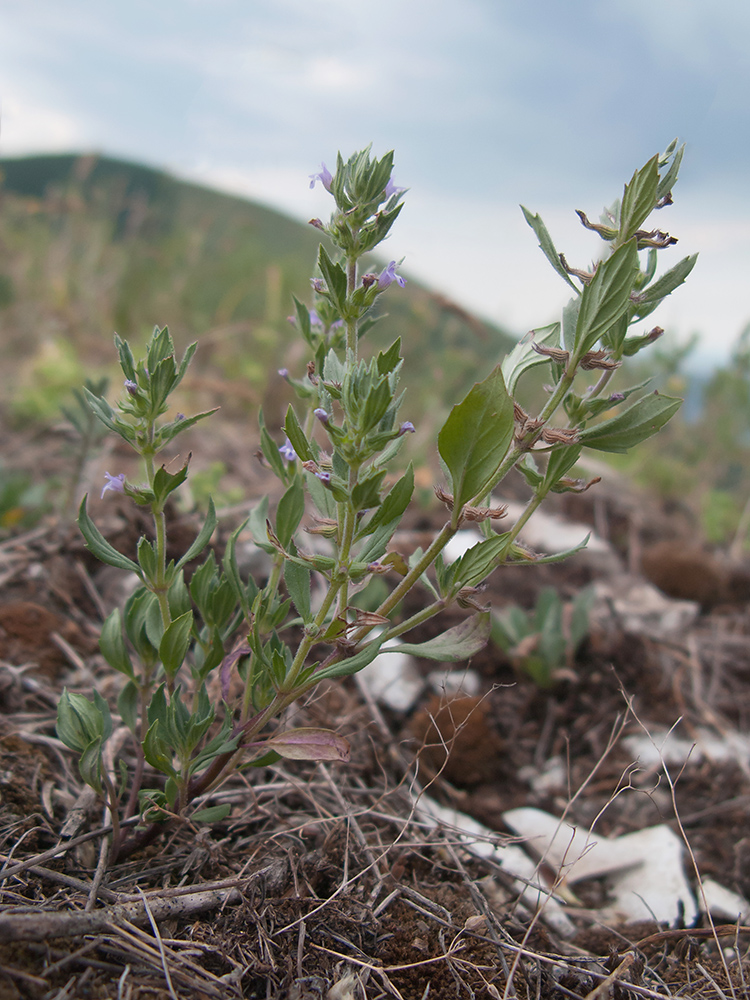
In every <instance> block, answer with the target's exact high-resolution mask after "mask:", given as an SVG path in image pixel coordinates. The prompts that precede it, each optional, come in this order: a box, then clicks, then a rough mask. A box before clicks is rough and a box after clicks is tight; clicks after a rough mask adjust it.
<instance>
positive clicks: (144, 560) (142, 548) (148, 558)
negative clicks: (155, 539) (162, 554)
mask: <svg viewBox="0 0 750 1000" xmlns="http://www.w3.org/2000/svg"><path fill="white" fill-rule="evenodd" d="M138 564H139V565H140V567H141V574H140V575H141V577H142V578H143V579H144V580H150V581H151V582H152V583H153V582H155V580H156V567H157V565H158V563H157V559H156V552H155V551H154V546H153V545H152V543H151V542H150V541H149V540H148V538H146V536H145V535H141V537H140V538H139V539H138Z"/></svg>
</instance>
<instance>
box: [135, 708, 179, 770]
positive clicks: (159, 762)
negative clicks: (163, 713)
mask: <svg viewBox="0 0 750 1000" xmlns="http://www.w3.org/2000/svg"><path fill="white" fill-rule="evenodd" d="M160 728H161V724H160V722H159V720H158V719H155V720H154V722H153V723H152V724H151V725H150V726H149V728H148V732H147V733H146V738H145V739H144V741H143V756H144V757H145V758H146V760H147V761H148V762H149V764H150V765H151V766H152V767H155V768H156V770H157V771H161V773H162V774H166V775H169V777H171V778H176V777H177V771H176V770H175V768H174V765H173V764H172V753H171V751H170V747H169V745H168V744H167V743H166V741H165V740H163V739H162V738H161V736H160V735H159V729H160Z"/></svg>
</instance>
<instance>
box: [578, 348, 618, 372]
mask: <svg viewBox="0 0 750 1000" xmlns="http://www.w3.org/2000/svg"><path fill="white" fill-rule="evenodd" d="M621 364H622V362H621V361H613V360H612V359H611V358H609V357H607V352H606V351H589V352H588V353H587V354H584V356H583V357H582V358H581V368H583V369H584V370H585V371H592V370H593V369H594V368H601V369H603V370H604V371H607V372H612V371H614V370H615V368H619V367H620V365H621Z"/></svg>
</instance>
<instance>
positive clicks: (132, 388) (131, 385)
mask: <svg viewBox="0 0 750 1000" xmlns="http://www.w3.org/2000/svg"><path fill="white" fill-rule="evenodd" d="M125 388H126V389H127V390H128V392H129V393H130V395H131V396H137V395H138V383H137V382H134V381H133V380H132V379H129V378H126V379H125Z"/></svg>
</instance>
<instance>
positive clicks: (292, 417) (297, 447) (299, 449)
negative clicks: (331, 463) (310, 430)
mask: <svg viewBox="0 0 750 1000" xmlns="http://www.w3.org/2000/svg"><path fill="white" fill-rule="evenodd" d="M284 430H285V431H286V436H287V437H288V438H289V442H290V444H291V446H292V448H294V451H295V453H296V455H297V458H299V459H300V461H302V462H310V461H313V460H314V458H315V456H314V455H313V452H312V448H311V447H310V443H309V441H308V440H307V438H306V437H305V434H304V432H303V430H302V428H301V427H300V425H299V421H298V420H297V414H296V413H295V412H294V409H293V408H292V406H291V405H290V406H289V407H288V408H287V411H286V419H285V420H284Z"/></svg>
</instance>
